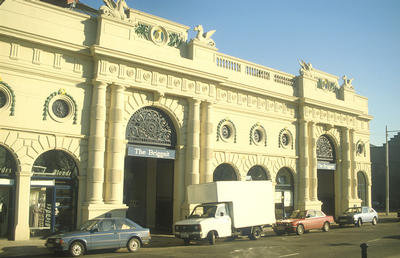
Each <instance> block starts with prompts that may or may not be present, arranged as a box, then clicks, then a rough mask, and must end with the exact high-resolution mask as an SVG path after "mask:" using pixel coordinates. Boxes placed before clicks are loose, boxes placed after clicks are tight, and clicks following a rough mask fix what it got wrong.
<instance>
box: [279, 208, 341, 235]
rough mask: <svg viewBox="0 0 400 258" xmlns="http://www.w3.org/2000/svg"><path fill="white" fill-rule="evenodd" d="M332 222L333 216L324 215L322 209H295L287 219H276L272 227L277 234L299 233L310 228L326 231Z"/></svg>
mask: <svg viewBox="0 0 400 258" xmlns="http://www.w3.org/2000/svg"><path fill="white" fill-rule="evenodd" d="M332 223H334V219H333V217H332V216H327V215H325V214H324V213H323V212H322V211H318V210H305V211H300V210H295V211H293V213H292V215H291V216H290V217H289V218H288V219H285V220H279V221H277V222H276V223H275V224H274V225H273V229H274V232H275V233H276V234H277V235H282V234H284V233H290V232H293V233H294V232H296V234H297V235H301V234H303V233H304V231H308V230H311V229H322V230H323V231H324V232H326V231H328V230H329V228H330V225H331V224H332Z"/></svg>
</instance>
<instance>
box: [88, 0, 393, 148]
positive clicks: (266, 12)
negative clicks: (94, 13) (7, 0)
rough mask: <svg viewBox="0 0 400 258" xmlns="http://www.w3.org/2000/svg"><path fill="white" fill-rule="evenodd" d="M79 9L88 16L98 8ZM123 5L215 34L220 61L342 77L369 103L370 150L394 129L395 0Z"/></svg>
mask: <svg viewBox="0 0 400 258" xmlns="http://www.w3.org/2000/svg"><path fill="white" fill-rule="evenodd" d="M81 2H83V3H86V4H88V5H89V6H91V7H94V8H96V9H97V8H99V6H100V5H102V4H103V1H101V0H81ZM126 2H127V4H128V6H129V7H130V8H133V9H137V10H140V11H143V12H147V13H150V14H153V15H156V16H159V17H163V18H166V19H169V20H172V21H175V22H178V23H181V24H184V25H187V26H191V27H192V28H193V26H195V25H198V24H202V25H203V27H204V29H205V30H206V31H208V30H212V29H215V30H217V32H216V33H215V34H214V35H213V39H214V41H215V43H216V47H217V48H218V49H219V52H221V53H224V54H228V55H231V56H236V57H239V58H241V59H245V60H248V61H251V62H255V63H258V64H261V65H265V66H268V67H271V68H274V69H278V70H281V71H284V72H288V73H291V74H294V75H298V70H299V64H298V60H300V59H303V60H304V61H306V62H311V63H312V64H313V67H315V68H317V69H320V70H323V71H325V72H328V73H331V74H334V75H337V76H339V77H340V78H341V77H342V76H343V75H344V74H346V75H347V76H348V77H350V78H354V80H353V86H354V88H355V90H356V92H357V93H358V94H360V95H362V96H365V97H367V98H368V99H369V114H370V115H372V116H374V119H373V120H372V121H371V123H370V129H371V144H374V145H382V144H383V143H384V142H385V126H386V125H387V126H388V129H389V130H400V115H399V111H400V104H399V103H400V83H399V82H397V80H399V78H398V76H400V1H399V0H382V1H376V0H375V1H372V0H351V1H349V0H347V1H346V0H335V1H321V0H303V1H295V0H279V1H276V0H275V1H272V0H271V1H270V0H248V1H235V0H168V1H167V0H126ZM189 35H190V36H192V37H193V36H194V35H195V33H193V32H190V33H189ZM340 83H341V80H340ZM390 135H391V136H393V133H392V134H390Z"/></svg>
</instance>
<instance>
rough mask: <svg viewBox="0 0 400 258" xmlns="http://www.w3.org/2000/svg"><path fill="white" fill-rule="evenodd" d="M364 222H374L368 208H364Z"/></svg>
mask: <svg viewBox="0 0 400 258" xmlns="http://www.w3.org/2000/svg"><path fill="white" fill-rule="evenodd" d="M362 220H363V222H371V221H372V215H371V213H370V212H369V209H368V207H362Z"/></svg>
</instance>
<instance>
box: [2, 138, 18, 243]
mask: <svg viewBox="0 0 400 258" xmlns="http://www.w3.org/2000/svg"><path fill="white" fill-rule="evenodd" d="M16 171H17V162H16V161H15V158H14V157H13V155H12V154H11V152H10V151H8V150H7V149H6V148H4V147H3V146H1V145H0V238H4V237H5V238H8V239H12V238H13V236H12V232H13V227H14V200H15V187H14V185H15V172H16Z"/></svg>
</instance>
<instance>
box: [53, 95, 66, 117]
mask: <svg viewBox="0 0 400 258" xmlns="http://www.w3.org/2000/svg"><path fill="white" fill-rule="evenodd" d="M51 108H52V110H53V113H54V115H56V116H57V117H59V118H65V117H67V116H68V114H69V110H70V108H69V105H68V103H67V102H66V101H65V100H63V99H57V100H56V101H54V102H53V105H52V107H51Z"/></svg>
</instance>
